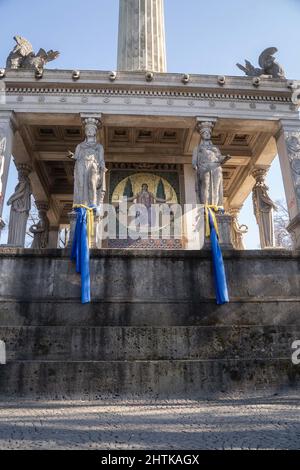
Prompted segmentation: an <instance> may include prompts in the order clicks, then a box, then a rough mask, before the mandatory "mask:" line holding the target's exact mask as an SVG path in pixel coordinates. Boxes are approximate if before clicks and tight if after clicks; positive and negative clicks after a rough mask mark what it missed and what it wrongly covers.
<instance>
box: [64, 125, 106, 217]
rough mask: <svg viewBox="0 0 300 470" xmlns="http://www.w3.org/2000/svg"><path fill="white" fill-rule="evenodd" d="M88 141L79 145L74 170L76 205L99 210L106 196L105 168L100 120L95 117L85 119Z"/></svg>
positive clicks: (74, 155) (72, 155)
mask: <svg viewBox="0 0 300 470" xmlns="http://www.w3.org/2000/svg"><path fill="white" fill-rule="evenodd" d="M84 124H85V135H86V139H85V141H84V142H82V143H81V144H79V145H77V147H76V150H75V154H71V155H70V156H71V158H73V159H74V160H75V169H74V199H73V204H74V205H85V206H88V207H93V208H97V207H99V206H100V204H101V203H102V202H103V198H104V195H105V172H106V171H107V170H106V168H105V161H104V150H103V146H102V145H101V144H99V143H98V142H97V129H98V127H99V126H100V120H99V119H98V118H95V117H87V118H85V119H84Z"/></svg>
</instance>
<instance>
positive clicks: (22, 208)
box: [7, 164, 32, 247]
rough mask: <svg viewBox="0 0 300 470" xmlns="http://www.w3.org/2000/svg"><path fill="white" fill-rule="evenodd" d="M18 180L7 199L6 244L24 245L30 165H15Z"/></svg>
mask: <svg viewBox="0 0 300 470" xmlns="http://www.w3.org/2000/svg"><path fill="white" fill-rule="evenodd" d="M17 170H18V177H19V182H18V184H17V186H16V188H15V192H14V194H13V195H12V196H10V198H9V199H8V201H7V205H8V206H11V210H10V216H9V225H8V240H7V244H8V245H13V246H21V247H23V246H24V242H25V236H26V225H27V220H28V216H29V211H30V209H31V193H32V190H31V184H30V180H29V174H30V173H31V167H30V166H29V165H27V164H20V165H18V166H17Z"/></svg>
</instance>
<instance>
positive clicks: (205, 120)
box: [196, 116, 218, 134]
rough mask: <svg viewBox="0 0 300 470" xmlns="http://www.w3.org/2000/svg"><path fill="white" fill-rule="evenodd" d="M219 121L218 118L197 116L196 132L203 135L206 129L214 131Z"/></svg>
mask: <svg viewBox="0 0 300 470" xmlns="http://www.w3.org/2000/svg"><path fill="white" fill-rule="evenodd" d="M217 121H218V118H215V117H201V116H197V117H196V130H197V132H198V133H199V134H201V131H202V130H204V129H208V130H210V131H212V130H213V128H214V127H215V125H216V122H217Z"/></svg>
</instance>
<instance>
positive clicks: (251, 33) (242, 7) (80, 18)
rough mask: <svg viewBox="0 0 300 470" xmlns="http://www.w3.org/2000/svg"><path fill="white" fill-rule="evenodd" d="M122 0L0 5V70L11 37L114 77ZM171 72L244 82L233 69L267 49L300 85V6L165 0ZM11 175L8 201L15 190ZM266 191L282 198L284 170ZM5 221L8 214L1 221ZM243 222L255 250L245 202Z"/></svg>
mask: <svg viewBox="0 0 300 470" xmlns="http://www.w3.org/2000/svg"><path fill="white" fill-rule="evenodd" d="M118 4H119V2H118V0H85V1H82V0H51V1H50V0H43V1H41V0H26V1H21V0H0V19H1V29H0V66H5V61H6V57H7V55H8V53H9V52H10V50H11V49H12V47H13V45H14V42H13V36H14V35H15V34H19V35H21V36H24V37H26V38H27V39H29V40H30V41H31V42H32V44H33V46H34V48H35V49H39V47H43V48H45V49H51V48H52V49H56V50H59V51H60V52H61V55H60V57H59V59H58V60H56V61H55V62H53V63H50V64H49V65H48V67H49V68H60V69H74V68H76V69H99V70H113V69H115V68H116V61H117V31H118ZM165 19H166V33H167V62H168V71H169V72H184V73H200V74H218V75H219V74H222V75H241V72H240V71H239V70H238V69H237V68H236V66H235V64H236V62H243V60H244V59H245V58H248V59H249V60H251V61H252V62H256V61H257V58H258V56H259V54H260V52H261V51H262V50H263V49H264V48H265V47H268V46H276V47H278V49H279V53H278V59H279V62H280V63H281V64H282V65H283V66H284V69H285V71H286V75H287V77H288V78H289V79H300V48H299V24H300V0H252V1H251V2H249V1H245V0H215V1H211V2H207V1H204V0H165ZM15 181H16V175H15V171H14V169H13V165H12V167H11V172H10V178H9V185H8V191H7V195H8V194H10V193H11V192H12V190H13V187H14V185H15ZM268 184H269V186H270V193H271V196H272V197H273V199H279V198H282V197H284V192H283V186H282V179H281V173H280V168H279V164H278V162H277V161H275V162H274V164H273V166H272V168H271V171H270V174H269V177H268ZM4 215H5V214H4ZM240 221H241V222H243V223H246V224H248V225H249V226H250V228H251V229H250V232H249V235H248V236H247V239H246V242H247V247H248V248H256V247H257V245H258V234H257V228H256V223H255V220H254V217H253V214H252V206H251V201H249V200H248V201H247V203H246V204H245V206H244V209H243V211H242V214H241V218H240Z"/></svg>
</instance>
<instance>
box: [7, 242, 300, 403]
mask: <svg viewBox="0 0 300 470" xmlns="http://www.w3.org/2000/svg"><path fill="white" fill-rule="evenodd" d="M299 262H300V253H298V252H288V251H282V250H281V251H279V250H274V251H272V250H268V251H233V250H231V251H230V250H227V251H225V252H224V263H225V269H226V272H227V277H228V287H229V295H230V303H229V304H227V305H224V306H217V305H216V304H215V294H214V283H213V274H212V262H211V253H210V252H209V251H206V250H202V251H185V250H178V251H159V250H153V251H152V250H147V251H145V252H142V251H141V250H136V251H135V250H132V251H125V250H117V249H113V250H91V261H90V266H91V294H92V300H93V301H92V303H91V304H87V305H82V304H81V303H80V292H81V290H80V275H78V274H76V272H75V266H74V265H73V264H72V263H71V262H70V261H69V255H68V250H36V251H33V250H30V249H28V250H24V249H13V248H1V249H0V339H1V340H3V341H4V342H5V344H6V360H7V364H6V365H1V366H0V395H1V397H5V398H7V397H13V396H16V397H28V398H39V397H47V398H50V399H57V398H82V399H83V398H91V399H95V398H99V397H101V396H104V395H110V396H115V395H116V394H118V395H121V396H122V395H128V394H132V395H139V396H141V395H151V396H159V397H164V396H168V397H172V396H174V397H187V396H193V397H199V398H205V397H213V396H215V397H217V396H218V395H220V394H223V393H224V392H230V393H233V392H238V393H242V392H245V393H247V394H249V393H255V394H258V393H259V394H263V393H266V394H269V393H271V392H272V393H273V392H277V391H280V390H281V389H283V388H285V387H291V388H295V389H296V388H297V387H299V384H300V366H299V365H298V366H297V365H294V364H293V363H292V359H291V357H292V353H293V352H294V351H293V349H292V343H293V341H295V340H297V339H298V340H299V339H300V317H299V284H300V272H299Z"/></svg>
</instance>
